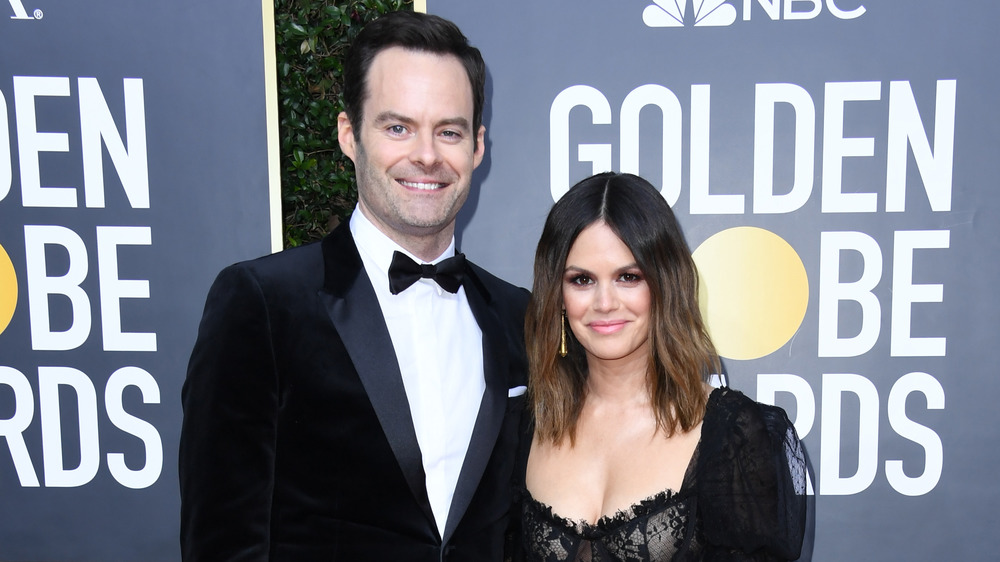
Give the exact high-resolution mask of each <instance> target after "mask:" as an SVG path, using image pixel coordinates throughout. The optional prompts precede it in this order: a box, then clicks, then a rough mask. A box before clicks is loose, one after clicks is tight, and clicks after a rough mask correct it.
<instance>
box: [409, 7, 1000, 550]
mask: <svg viewBox="0 0 1000 562" xmlns="http://www.w3.org/2000/svg"><path fill="white" fill-rule="evenodd" d="M426 6H427V10H428V11H429V12H431V13H436V14H440V15H443V16H445V17H448V18H450V19H453V20H454V21H456V22H457V23H458V24H459V26H461V27H462V29H463V30H464V31H465V32H466V34H467V35H468V36H469V37H470V38H471V39H472V40H473V42H474V43H475V44H477V45H478V46H479V47H480V48H481V50H482V51H483V54H484V56H485V58H486V61H487V64H488V66H489V71H490V81H489V84H490V86H489V87H490V89H491V92H490V101H489V105H488V106H487V116H486V119H487V120H486V125H487V127H488V133H487V138H488V143H489V144H488V148H489V152H488V158H487V160H486V162H485V163H484V165H483V166H482V168H481V169H480V170H479V171H478V172H479V173H478V177H479V179H480V187H479V189H478V191H477V192H475V193H474V194H473V196H472V199H471V200H470V204H469V205H467V207H466V209H464V210H463V215H462V216H461V218H462V232H461V246H462V250H463V251H464V252H465V253H467V254H468V255H469V256H471V257H472V258H473V259H475V260H477V261H478V262H479V263H482V264H484V265H486V266H487V267H488V268H490V269H492V270H493V271H494V272H497V273H498V274H500V275H502V276H504V277H506V278H508V279H510V280H512V281H515V282H518V283H519V284H522V285H526V286H530V282H531V269H530V264H531V260H532V255H533V252H534V245H535V242H536V241H537V237H538V235H539V233H540V231H541V225H542V221H543V218H544V216H545V214H546V212H547V211H548V209H549V207H550V206H551V204H552V202H553V200H554V198H556V197H558V196H559V195H560V194H561V193H563V192H564V191H565V190H566V189H567V188H568V187H569V186H570V185H572V184H573V183H575V182H576V181H578V180H580V179H582V178H584V177H586V176H587V175H590V174H591V173H593V172H599V171H604V170H609V169H610V170H620V171H627V172H634V173H639V174H641V175H643V176H645V177H647V178H649V179H650V180H651V181H652V183H653V184H654V185H657V186H658V187H660V188H661V189H662V192H663V195H664V197H666V198H667V200H668V201H669V202H670V203H671V204H672V206H673V208H674V209H675V211H676V212H677V213H678V215H679V217H680V219H681V222H682V224H683V225H684V227H685V232H686V235H687V237H688V242H689V244H690V246H691V248H692V250H693V251H695V254H696V258H697V261H698V264H699V267H700V270H701V273H702V276H703V281H704V291H703V294H702V297H703V299H704V301H703V305H704V308H705V310H706V312H707V315H708V319H709V322H710V324H711V330H712V335H713V337H714V339H715V341H716V343H717V345H718V347H719V349H720V352H721V353H722V354H723V355H724V356H725V366H726V368H727V370H728V373H729V375H730V381H731V384H732V386H735V387H737V388H740V389H742V390H744V391H745V392H747V394H749V395H750V396H755V397H757V398H758V399H759V400H761V401H767V402H775V403H777V404H779V405H782V406H783V407H785V408H786V409H787V410H788V412H789V414H790V416H792V418H793V419H794V420H795V423H796V426H797V428H798V430H799V433H800V434H801V435H802V436H803V437H804V441H805V444H806V447H807V450H808V453H809V457H810V460H811V465H812V482H811V488H812V491H813V493H814V497H813V499H814V500H815V520H814V522H813V523H814V534H813V545H812V558H811V559H812V560H816V561H824V562H825V561H843V560H887V561H895V560H995V559H996V557H997V554H996V549H995V548H994V547H993V546H991V545H992V542H991V541H990V539H991V538H992V536H993V535H994V534H995V527H996V525H995V523H992V521H993V514H994V512H995V510H996V506H997V504H998V503H1000V486H998V485H997V469H996V465H997V461H998V459H1000V456H998V453H997V451H996V446H997V444H998V442H1000V440H998V434H1000V429H998V427H1000V408H998V407H997V406H996V403H997V398H998V393H1000V377H998V376H997V369H996V367H995V364H996V361H995V359H994V357H993V354H994V353H995V350H996V348H997V340H998V335H1000V330H998V328H1000V299H998V298H997V294H996V288H997V287H998V286H1000V266H998V263H997V257H998V255H1000V254H998V244H1000V242H998V241H1000V220H998V218H997V217H998V216H1000V215H998V210H1000V209H998V208H1000V190H998V189H997V183H998V181H1000V180H998V178H1000V157H998V152H1000V151H998V148H1000V141H998V140H997V139H998V138H1000V108H998V102H997V100H998V99H1000V75H998V72H997V63H996V59H997V52H998V51H1000V34H998V33H997V30H996V26H997V23H998V22H1000V4H997V3H993V2H983V1H979V2H942V1H940V0H687V1H684V0H617V1H613V2H612V1H595V0H552V1H538V0H522V1H505V2H469V1H468V0H428V1H427V3H426ZM808 558H809V557H808V556H805V557H804V559H808Z"/></svg>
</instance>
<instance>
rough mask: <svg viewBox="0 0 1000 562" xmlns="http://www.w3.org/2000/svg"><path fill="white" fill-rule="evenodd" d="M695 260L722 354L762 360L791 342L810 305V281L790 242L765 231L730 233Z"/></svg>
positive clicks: (705, 308)
mask: <svg viewBox="0 0 1000 562" xmlns="http://www.w3.org/2000/svg"><path fill="white" fill-rule="evenodd" d="M694 259H695V263H697V265H698V273H699V276H700V277H701V287H700V290H699V292H698V293H699V294H698V297H699V299H700V304H701V312H702V315H703V316H704V318H705V322H706V323H707V324H708V331H709V334H710V335H711V336H712V341H713V342H714V343H715V347H716V349H717V350H718V352H719V355H721V356H723V357H726V358H729V359H757V358H759V357H764V356H765V355H768V354H771V353H774V352H775V351H776V350H778V349H779V348H780V347H781V346H783V345H785V344H786V343H788V341H789V340H790V339H792V336H794V335H795V332H796V331H797V330H798V329H799V326H800V325H801V324H802V319H803V318H805V314H806V307H807V306H808V304H809V278H808V276H807V275H806V268H805V266H804V265H802V260H801V259H800V258H799V255H798V254H797V253H796V252H795V250H794V249H793V248H792V247H791V246H790V245H789V244H788V242H785V240H784V239H782V238H781V237H780V236H778V235H777V234H774V233H773V232H770V231H768V230H764V229H762V228H754V227H749V226H743V227H737V228H730V229H727V230H723V231H722V232H719V233H717V234H715V235H713V236H712V237H711V238H709V239H708V240H705V242H704V243H702V244H701V246H699V247H698V249H697V250H695V252H694Z"/></svg>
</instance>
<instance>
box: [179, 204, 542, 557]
mask: <svg viewBox="0 0 1000 562" xmlns="http://www.w3.org/2000/svg"><path fill="white" fill-rule="evenodd" d="M463 286H464V287H465V290H466V294H467V295H468V300H469V304H470V306H471V308H472V312H473V314H474V316H475V318H476V320H477V321H478V323H479V326H480V328H481V329H482V332H483V360H484V365H485V367H484V370H485V378H486V391H485V394H484V396H483V398H482V402H481V404H480V408H479V417H478V419H477V420H476V424H475V428H474V430H473V434H472V441H471V443H470V444H469V450H468V453H467V455H466V458H465V462H464V464H463V466H462V471H461V475H460V478H459V482H458V486H457V488H456V490H455V496H454V500H453V502H452V506H451V511H450V514H449V519H448V521H447V524H446V528H445V532H444V536H443V537H441V536H439V533H438V529H437V526H436V524H435V522H434V517H433V515H432V512H431V507H430V503H429V501H428V498H427V492H426V488H425V485H424V471H423V465H422V463H421V456H420V449H419V447H418V445H417V440H416V434H415V432H414V429H413V422H412V420H411V418H410V410H409V406H408V404H407V399H406V393H405V391H404V389H403V383H402V379H401V376H400V371H399V366H398V364H397V361H396V356H395V353H394V352H393V349H392V343H391V341H390V339H389V333H388V330H387V328H386V326H385V322H384V320H383V318H382V314H381V311H380V309H379V305H378V300H377V298H376V296H375V292H374V289H373V288H372V285H371V282H370V281H369V279H368V276H367V274H366V273H365V270H364V267H363V265H362V262H361V258H360V256H359V254H358V251H357V247H356V246H355V243H354V240H353V238H352V236H351V233H350V229H349V228H348V226H347V224H346V223H345V224H342V225H341V226H340V227H339V228H338V229H336V230H335V231H334V232H333V233H331V234H330V235H329V236H328V237H326V238H325V239H324V240H323V241H322V242H319V243H316V244H312V245H309V246H304V247H300V248H295V249H292V250H286V251H284V252H279V253H277V254H274V255H271V256H267V257H264V258H260V259H257V260H253V261H249V262H243V263H240V264H236V265H233V266H230V267H228V268H226V269H225V270H223V271H222V272H221V273H220V274H219V276H218V278H217V279H216V281H215V283H214V285H213V286H212V289H211V291H210V292H209V295H208V299H207V302H206V305H205V312H204V316H203V318H202V321H201V326H200V328H199V333H198V340H197V343H196V344H195V347H194V351H193V352H192V356H191V361H190V364H189V367H188V373H187V379H186V381H185V383H184V388H183V391H182V402H183V406H184V423H183V427H182V432H181V446H180V465H179V469H180V487H181V548H182V553H183V556H184V559H185V560H188V561H194V560H205V561H213V562H216V561H222V560H273V561H277V560H295V561H306V560H324V561H337V560H342V561H352V562H354V561H365V560H372V561H379V562H383V561H422V560H428V561H429V560H438V561H440V560H449V561H474V562H482V561H490V560H502V559H503V551H504V540H505V538H504V533H505V530H506V528H507V519H508V512H509V510H510V504H511V495H512V486H511V478H512V474H513V469H514V451H515V448H516V446H517V441H518V424H519V422H520V417H521V410H522V409H523V406H524V396H519V397H514V398H509V397H508V391H509V389H511V388H514V387H518V386H522V385H525V384H527V383H526V377H527V362H526V360H525V356H524V342H523V322H524V311H525V307H526V305H527V300H528V292H527V291H525V290H524V289H519V288H517V287H514V286H513V285H510V284H508V283H506V282H504V281H501V280H500V279H498V278H496V277H494V276H492V275H490V274H489V273H487V272H486V271H484V270H483V269H481V268H479V267H477V266H475V265H473V264H471V263H470V264H469V265H468V270H467V274H466V278H465V281H464V282H463ZM427 329H428V330H432V329H434V325H433V319H430V318H429V319H428V320H427Z"/></svg>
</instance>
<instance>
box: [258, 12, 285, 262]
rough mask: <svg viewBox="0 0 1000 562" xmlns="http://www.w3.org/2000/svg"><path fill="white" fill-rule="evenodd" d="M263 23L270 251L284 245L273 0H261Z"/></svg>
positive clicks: (275, 250) (276, 250) (274, 250)
mask: <svg viewBox="0 0 1000 562" xmlns="http://www.w3.org/2000/svg"><path fill="white" fill-rule="evenodd" d="M261 20H262V23H263V25H264V89H265V97H264V100H265V101H264V103H265V106H264V115H265V122H266V124H267V185H268V198H269V202H270V213H269V215H270V219H271V221H270V222H271V251H272V252H278V251H280V250H281V249H282V247H283V246H284V240H283V238H284V237H283V236H282V225H281V170H280V165H281V142H280V139H279V138H278V63H277V57H276V52H275V50H276V48H277V45H276V44H275V38H274V1H273V0H261Z"/></svg>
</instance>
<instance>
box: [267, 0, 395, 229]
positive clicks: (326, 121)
mask: <svg viewBox="0 0 1000 562" xmlns="http://www.w3.org/2000/svg"><path fill="white" fill-rule="evenodd" d="M411 4H412V0H354V1H347V2H344V1H341V2H337V1H335V0H275V2H274V22H275V40H276V43H277V57H276V61H277V67H278V104H279V107H278V114H279V117H280V137H281V199H282V217H283V219H284V238H285V247H292V246H298V245H300V244H304V243H306V242H311V241H313V240H317V239H319V238H321V237H322V236H323V235H324V234H326V233H327V232H329V231H330V230H331V229H332V228H333V227H334V226H336V225H337V223H338V222H339V221H340V220H341V219H344V218H346V217H347V216H348V215H349V214H350V212H351V210H352V209H353V208H354V203H355V202H356V201H357V197H358V190H357V184H356V182H355V179H354V165H353V164H352V163H351V161H350V159H349V158H347V157H346V156H344V154H343V153H342V152H340V147H339V146H338V143H337V115H339V114H340V112H341V111H343V108H344V102H343V96H342V95H341V91H340V88H341V76H342V72H343V62H342V61H343V58H344V57H345V56H346V55H347V50H348V47H349V46H350V44H351V41H352V40H353V39H354V37H355V36H356V35H357V34H358V32H359V31H361V28H362V27H364V25H365V24H366V23H368V22H369V21H371V20H373V19H375V18H377V17H378V16H380V15H382V14H384V13H386V12H391V11H396V10H401V9H412V6H411Z"/></svg>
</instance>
